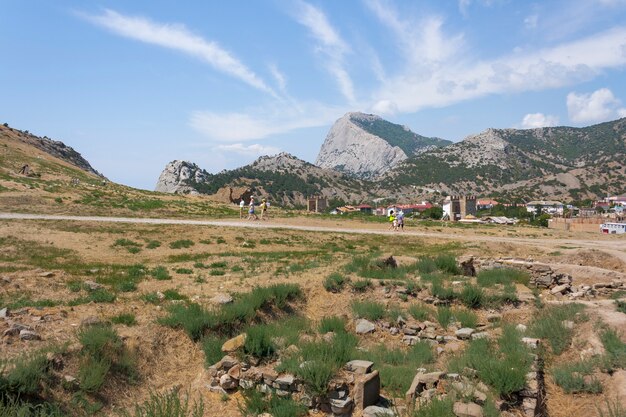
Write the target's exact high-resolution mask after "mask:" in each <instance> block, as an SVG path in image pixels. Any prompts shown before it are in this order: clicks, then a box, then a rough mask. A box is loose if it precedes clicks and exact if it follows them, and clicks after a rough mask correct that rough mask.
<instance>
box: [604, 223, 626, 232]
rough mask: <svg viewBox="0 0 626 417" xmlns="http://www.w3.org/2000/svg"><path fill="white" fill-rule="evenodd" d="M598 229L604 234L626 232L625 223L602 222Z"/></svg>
mask: <svg viewBox="0 0 626 417" xmlns="http://www.w3.org/2000/svg"><path fill="white" fill-rule="evenodd" d="M600 231H601V232H602V233H605V234H610V235H613V234H620V235H621V234H623V233H626V223H603V224H601V225H600Z"/></svg>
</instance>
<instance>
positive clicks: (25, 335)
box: [20, 330, 41, 340]
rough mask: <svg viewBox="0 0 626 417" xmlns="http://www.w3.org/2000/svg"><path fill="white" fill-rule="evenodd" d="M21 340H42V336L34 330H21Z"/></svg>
mask: <svg viewBox="0 0 626 417" xmlns="http://www.w3.org/2000/svg"><path fill="white" fill-rule="evenodd" d="M20 339H21V340H41V336H39V334H38V333H37V332H34V331H32V330H20Z"/></svg>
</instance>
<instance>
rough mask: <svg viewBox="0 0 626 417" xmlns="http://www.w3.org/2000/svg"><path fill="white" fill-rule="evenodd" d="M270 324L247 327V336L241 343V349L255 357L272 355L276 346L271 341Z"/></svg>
mask: <svg viewBox="0 0 626 417" xmlns="http://www.w3.org/2000/svg"><path fill="white" fill-rule="evenodd" d="M271 330H272V329H271V326H266V325H259V326H253V327H249V328H248V330H247V331H246V334H247V337H246V341H245V343H244V345H243V351H244V352H245V353H247V354H248V355H252V356H254V357H256V358H269V357H272V356H274V353H275V352H276V347H275V346H274V343H273V342H272V336H273V334H272V332H271Z"/></svg>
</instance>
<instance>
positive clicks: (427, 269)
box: [415, 258, 437, 274]
mask: <svg viewBox="0 0 626 417" xmlns="http://www.w3.org/2000/svg"><path fill="white" fill-rule="evenodd" d="M415 266H416V268H417V270H418V271H419V272H420V273H421V274H430V273H433V272H435V271H436V270H437V264H435V261H433V260H432V259H431V258H420V259H419V261H417V264H416V265H415Z"/></svg>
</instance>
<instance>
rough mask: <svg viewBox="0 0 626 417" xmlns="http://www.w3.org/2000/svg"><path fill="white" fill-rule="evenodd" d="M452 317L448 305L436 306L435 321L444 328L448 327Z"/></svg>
mask: <svg viewBox="0 0 626 417" xmlns="http://www.w3.org/2000/svg"><path fill="white" fill-rule="evenodd" d="M453 317H454V316H453V315H452V310H450V308H449V307H437V321H438V322H439V324H440V325H441V327H443V328H444V329H447V328H448V326H449V325H450V322H451V321H452V319H453Z"/></svg>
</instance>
